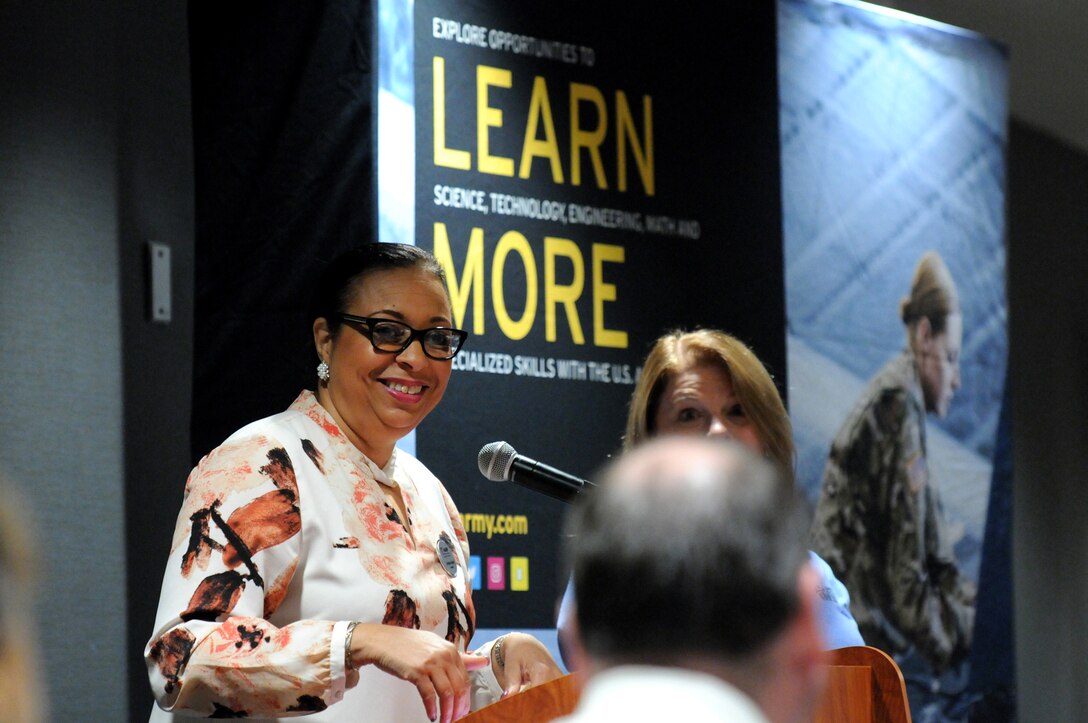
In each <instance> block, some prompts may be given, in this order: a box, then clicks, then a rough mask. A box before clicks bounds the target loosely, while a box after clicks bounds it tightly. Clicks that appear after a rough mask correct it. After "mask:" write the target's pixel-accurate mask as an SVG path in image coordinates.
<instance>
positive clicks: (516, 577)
mask: <svg viewBox="0 0 1088 723" xmlns="http://www.w3.org/2000/svg"><path fill="white" fill-rule="evenodd" d="M510 589H511V590H519V591H522V590H528V589H529V558H527V557H511V558H510Z"/></svg>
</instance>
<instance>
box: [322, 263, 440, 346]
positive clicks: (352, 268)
mask: <svg viewBox="0 0 1088 723" xmlns="http://www.w3.org/2000/svg"><path fill="white" fill-rule="evenodd" d="M392 269H418V270H420V271H422V272H424V273H429V274H432V275H433V276H434V278H435V279H437V280H438V281H439V282H440V283H441V284H442V285H443V287H445V284H446V273H445V271H444V270H443V268H442V265H441V264H439V263H438V260H437V259H436V258H435V257H434V256H433V255H432V254H430V253H429V252H427V251H426V250H424V249H421V248H419V247H418V246H412V245H411V244H394V243H368V244H364V245H362V246H357V247H355V248H353V249H351V250H349V251H346V252H344V253H342V254H340V255H339V256H337V257H336V258H334V259H333V260H332V261H330V262H329V263H328V264H326V265H325V268H324V270H323V271H322V273H321V276H320V278H319V279H318V282H317V287H316V288H315V291H314V294H313V296H312V298H311V299H310V309H309V313H308V315H307V316H308V318H309V320H310V321H311V322H313V321H314V320H315V319H318V318H325V319H328V320H329V326H330V328H332V329H336V328H338V327H339V325H340V323H341V322H340V320H339V319H338V318H337V315H338V314H343V313H346V312H347V307H348V305H349V304H350V303H351V301H352V299H353V297H354V296H355V294H356V293H357V292H358V291H359V289H360V287H361V286H362V285H363V284H364V283H365V282H366V277H367V276H368V275H369V274H372V273H375V272H378V271H390V270H392ZM447 298H448V294H447Z"/></svg>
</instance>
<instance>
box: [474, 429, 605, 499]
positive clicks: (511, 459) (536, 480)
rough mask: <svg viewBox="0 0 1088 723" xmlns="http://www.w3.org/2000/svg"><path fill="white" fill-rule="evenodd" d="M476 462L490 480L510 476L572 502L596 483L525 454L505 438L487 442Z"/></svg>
mask: <svg viewBox="0 0 1088 723" xmlns="http://www.w3.org/2000/svg"><path fill="white" fill-rule="evenodd" d="M477 462H478V463H479V465H480V474H482V475H483V476H484V477H487V478H488V479H489V480H493V481H495V482H505V481H507V480H511V481H513V482H517V483H518V484H519V485H521V486H522V487H528V488H529V489H531V490H533V491H535V492H540V493H541V494H545V495H548V496H549V497H551V498H553V499H557V500H559V501H561V502H573V501H574V498H575V497H577V496H578V493H579V492H581V491H582V490H590V489H593V488H594V487H595V486H596V485H594V484H593V483H592V482H590V481H589V480H584V479H581V478H579V477H575V476H574V475H569V474H567V473H566V472H560V471H559V470H557V469H556V468H555V467H549V466H548V465H546V464H544V463H543V462H537V461H536V460H535V459H529V458H528V457H525V456H522V455H520V454H518V453H517V452H516V451H514V448H513V447H511V446H510V445H509V444H507V443H506V442H491V443H490V444H485V445H484V446H483V447H481V448H480V456H479V457H478V458H477Z"/></svg>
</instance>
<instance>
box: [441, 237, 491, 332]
mask: <svg viewBox="0 0 1088 723" xmlns="http://www.w3.org/2000/svg"><path fill="white" fill-rule="evenodd" d="M434 257H435V258H436V259H438V263H439V264H440V265H441V266H442V269H443V270H444V271H445V272H446V284H447V285H448V286H449V290H450V305H451V306H452V307H453V325H454V326H456V327H457V328H458V329H463V328H464V326H463V324H464V323H465V311H466V310H467V309H468V300H469V297H470V296H471V297H472V333H473V334H476V335H483V333H484V293H483V288H484V230H483V229H482V228H473V229H472V232H471V233H470V234H469V239H468V250H467V251H466V252H465V268H464V273H463V274H462V276H461V282H460V283H458V282H457V269H456V267H455V266H454V264H453V251H452V250H451V249H450V238H449V235H448V234H447V232H446V224H444V223H436V224H435V225H434ZM473 288H475V289H476V290H477V293H476V294H475V296H473V294H472V290H473Z"/></svg>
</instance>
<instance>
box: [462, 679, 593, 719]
mask: <svg viewBox="0 0 1088 723" xmlns="http://www.w3.org/2000/svg"><path fill="white" fill-rule="evenodd" d="M581 692H582V682H581V680H580V679H579V678H578V676H577V675H576V674H574V673H571V674H570V675H564V676H563V677H562V678H556V679H555V680H552V681H549V682H547V683H544V684H543V685H538V686H537V687H535V688H530V689H529V690H527V691H525V692H524V693H518V694H517V695H512V696H510V697H509V698H505V699H503V700H500V701H499V702H497V703H492V704H491V705H489V706H487V707H486V708H481V709H480V710H478V711H476V712H475V713H470V714H469V715H467V716H465V717H464V718H462V719H461V723H546V721H550V720H555V719H556V718H559V717H560V716H564V715H566V714H568V713H570V712H571V711H573V710H574V706H576V705H577V704H578V696H579V694H580V693H581Z"/></svg>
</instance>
